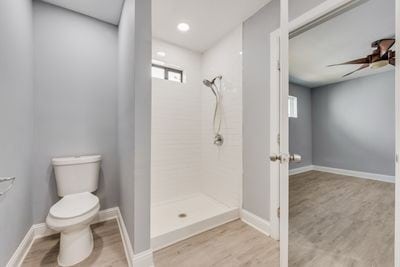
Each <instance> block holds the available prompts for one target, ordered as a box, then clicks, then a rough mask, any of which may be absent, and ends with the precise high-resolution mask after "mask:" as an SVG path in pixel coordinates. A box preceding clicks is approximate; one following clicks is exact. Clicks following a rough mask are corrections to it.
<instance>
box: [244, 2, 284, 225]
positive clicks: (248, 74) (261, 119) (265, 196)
mask: <svg viewBox="0 0 400 267" xmlns="http://www.w3.org/2000/svg"><path fill="white" fill-rule="evenodd" d="M277 28H279V0H273V1H271V2H270V3H269V4H267V5H266V6H265V7H263V8H262V9H261V10H260V11H258V12H257V13H256V14H255V15H254V16H252V17H251V18H249V19H248V20H246V21H245V22H244V24H243V207H244V209H246V210H248V211H250V212H252V213H254V214H256V215H257V216H260V217H262V218H264V219H268V218H269V213H270V209H269V201H270V200H269V199H270V194H269V190H270V189H269V188H270V185H269V164H268V162H267V159H268V157H269V105H268V103H269V72H270V71H269V59H270V43H269V42H270V38H269V34H270V33H271V32H273V31H274V30H276V29H277Z"/></svg>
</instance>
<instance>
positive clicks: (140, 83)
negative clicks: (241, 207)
mask: <svg viewBox="0 0 400 267" xmlns="http://www.w3.org/2000/svg"><path fill="white" fill-rule="evenodd" d="M135 3H136V5H135V105H134V106H135V117H134V119H135V163H134V168H135V191H134V197H135V200H134V213H135V214H134V219H135V221H134V228H135V234H134V241H133V243H134V250H135V253H140V252H142V251H144V250H147V249H150V199H151V190H150V184H151V183H150V169H151V166H150V162H151V156H150V154H151V41H152V40H151V0H136V1H135Z"/></svg>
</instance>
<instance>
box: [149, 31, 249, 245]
mask: <svg viewBox="0 0 400 267" xmlns="http://www.w3.org/2000/svg"><path fill="white" fill-rule="evenodd" d="M241 41H242V37H241V29H238V30H236V31H235V32H233V33H232V34H231V35H230V36H227V37H226V39H225V40H221V42H220V43H219V44H216V46H215V47H212V48H210V50H209V51H205V52H204V53H196V52H192V51H188V50H187V49H182V48H181V47H179V46H175V45H171V44H169V43H166V42H163V41H161V40H157V39H153V42H152V49H153V57H154V59H157V60H160V61H161V60H162V61H163V63H164V65H163V67H164V68H165V69H176V68H178V69H179V70H181V71H182V72H181V73H182V77H183V79H175V80H169V79H168V77H169V76H168V75H169V74H168V71H166V72H163V75H157V73H154V75H153V79H152V107H151V108H152V112H151V116H152V119H151V128H152V129H151V246H152V248H153V249H154V250H155V251H156V250H158V249H160V248H163V247H166V246H168V245H171V244H174V243H176V242H177V241H179V240H182V239H185V238H188V237H190V236H192V235H195V234H198V233H201V232H203V231H205V230H208V229H211V228H213V227H216V226H218V225H221V224H224V223H226V222H229V221H232V220H235V219H237V218H239V210H240V207H241V201H242V197H241V192H242V173H243V168H242V79H241V77H242V76H241V71H242V69H241V66H242V58H241V55H240V53H239V51H241V50H242V47H241ZM232 47H233V48H232ZM159 51H163V52H164V53H165V54H166V55H167V56H165V57H164V58H159V57H158V53H157V52H159ZM160 69H161V70H162V68H155V71H160ZM221 75H223V76H221ZM204 78H207V79H208V80H204V81H203V79H204ZM222 135H223V137H222Z"/></svg>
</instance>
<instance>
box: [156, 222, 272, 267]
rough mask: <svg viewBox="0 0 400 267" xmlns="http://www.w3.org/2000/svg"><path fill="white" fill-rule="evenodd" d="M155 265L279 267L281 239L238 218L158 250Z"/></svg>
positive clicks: (162, 266)
mask: <svg viewBox="0 0 400 267" xmlns="http://www.w3.org/2000/svg"><path fill="white" fill-rule="evenodd" d="M154 262H155V267H244V266H252V267H261V266H264V267H278V266H279V242H277V241H274V240H272V239H271V238H269V237H267V236H265V235H264V234H262V233H260V232H258V231H257V230H255V229H253V228H252V227H250V226H248V225H246V224H244V223H243V222H242V221H240V220H236V221H233V222H230V223H227V224H224V225H222V226H220V227H217V228H214V229H212V230H210V231H207V232H204V233H202V234H199V235H196V236H194V237H191V238H189V239H186V240H183V241H181V242H179V243H176V244H174V245H172V246H170V247H167V248H164V249H162V250H159V251H157V252H155V253H154Z"/></svg>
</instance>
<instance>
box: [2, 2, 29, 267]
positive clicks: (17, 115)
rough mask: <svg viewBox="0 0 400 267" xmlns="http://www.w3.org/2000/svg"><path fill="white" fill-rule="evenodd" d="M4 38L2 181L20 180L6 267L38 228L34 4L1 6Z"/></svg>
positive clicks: (5, 221)
mask: <svg viewBox="0 0 400 267" xmlns="http://www.w3.org/2000/svg"><path fill="white" fill-rule="evenodd" d="M0 36H1V41H0V125H1V130H0V177H2V176H16V177H17V180H16V182H15V185H14V187H13V188H12V190H11V191H9V193H8V194H7V195H5V196H3V197H0V266H5V265H6V263H7V262H8V260H9V259H10V257H11V255H12V253H13V252H14V251H15V250H16V248H17V247H18V245H19V243H20V242H21V241H22V239H23V237H24V236H25V234H26V233H27V231H28V229H29V228H30V227H31V225H32V212H31V210H32V205H31V199H32V198H31V197H32V194H33V193H34V192H33V191H32V187H31V186H32V178H33V177H32V173H31V160H32V132H33V86H32V81H33V74H32V1H31V0H2V1H0ZM5 186H6V185H0V190H3V189H5ZM7 186H8V184H7Z"/></svg>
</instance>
